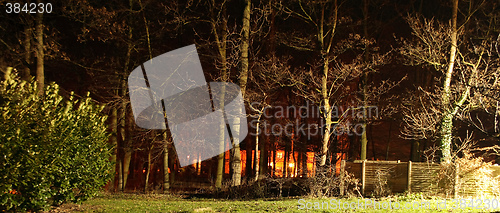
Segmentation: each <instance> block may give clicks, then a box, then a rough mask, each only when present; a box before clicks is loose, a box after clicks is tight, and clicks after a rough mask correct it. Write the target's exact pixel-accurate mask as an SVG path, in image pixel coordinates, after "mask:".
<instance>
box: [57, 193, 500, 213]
mask: <svg viewBox="0 0 500 213" xmlns="http://www.w3.org/2000/svg"><path fill="white" fill-rule="evenodd" d="M444 201H445V200H441V199H427V200H420V199H413V198H408V197H393V198H390V199H381V200H363V199H361V198H349V199H335V198H334V199H330V198H323V199H310V198H284V199H259V200H225V199H207V198H188V197H182V196H178V195H159V194H151V195H143V194H142V195H141V194H112V195H111V194H103V195H100V196H98V197H95V198H93V199H91V200H88V201H85V202H83V203H82V204H65V205H63V206H61V207H58V208H55V209H52V210H51V211H50V212H387V211H388V210H389V209H391V207H389V205H391V206H392V209H391V211H392V212H488V211H489V212H491V211H495V210H497V211H498V210H500V207H499V208H497V209H489V210H486V209H474V208H471V207H466V206H465V203H464V204H462V207H460V206H455V205H454V204H455V203H454V202H455V201H453V200H450V199H448V200H446V209H445V208H444V203H443V202H444ZM374 202H375V203H374ZM437 203H440V209H438V205H437ZM341 205H343V207H342V206H341ZM405 205H406V207H405ZM482 207H484V206H482ZM353 208H355V209H353ZM384 208H385V209H384ZM398 208H399V209H398ZM413 208H415V209H413ZM454 208H457V209H454ZM462 208H463V209H462Z"/></svg>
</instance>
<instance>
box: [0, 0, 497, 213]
mask: <svg viewBox="0 0 500 213" xmlns="http://www.w3.org/2000/svg"><path fill="white" fill-rule="evenodd" d="M0 4H2V5H3V7H2V11H1V15H0V29H1V30H0V51H1V53H2V54H1V57H0V70H1V71H2V73H1V74H2V75H1V76H2V78H1V79H2V85H0V86H1V89H0V107H2V113H3V118H2V119H3V121H2V123H4V124H1V125H2V129H0V140H1V141H2V144H4V145H2V146H1V147H0V150H1V151H2V153H9V154H8V155H5V156H4V157H3V158H2V159H0V163H1V165H3V166H2V167H3V168H0V171H2V173H3V172H6V173H9V172H11V171H14V170H15V171H19V173H16V172H11V174H12V175H13V176H9V177H7V176H6V177H3V178H0V182H2V183H1V184H0V190H2V191H5V193H4V192H0V193H4V194H3V195H2V196H0V198H2V199H4V201H2V203H1V205H2V209H7V210H9V209H11V208H12V207H6V206H5V205H7V204H6V203H9V202H13V200H15V199H17V198H16V196H20V195H19V194H22V195H23V196H24V195H26V194H30V193H32V192H31V191H33V190H35V191H36V189H37V187H40V186H39V184H38V185H37V184H31V181H37V180H38V179H37V178H42V179H43V177H47V176H50V177H52V178H53V179H54V180H57V179H58V176H57V175H55V176H53V175H49V174H52V173H50V171H54V172H56V171H59V169H60V168H61V167H58V166H57V165H59V164H58V163H53V162H55V160H54V159H59V158H60V157H55V156H61V155H63V154H61V155H56V154H54V153H58V152H61V153H66V151H60V150H70V151H67V152H69V153H77V154H75V155H71V156H70V157H68V159H65V161H64V162H65V163H61V165H64V166H62V167H64V168H68V171H69V168H71V167H73V166H74V165H76V164H72V163H71V162H72V161H71V159H74V160H75V162H77V161H78V162H79V163H78V165H80V164H81V165H85V164H86V163H85V162H90V161H95V163H92V164H89V165H91V166H89V168H87V169H85V171H84V170H83V169H82V170H81V171H80V170H78V171H77V170H75V171H72V172H69V173H68V174H70V173H71V174H73V175H74V174H76V173H77V172H84V173H82V174H81V175H80V174H79V175H78V177H82V176H96V177H100V178H101V179H99V180H97V179H96V180H94V179H92V181H91V180H90V179H89V178H87V179H88V180H86V181H87V182H89V188H88V191H89V193H90V194H92V193H94V192H95V191H99V190H101V188H102V187H104V189H105V190H106V191H110V192H115V193H116V192H144V193H150V192H162V193H171V192H176V191H193V192H199V191H200V190H202V191H203V190H208V191H210V192H213V190H215V192H217V193H221V190H222V191H224V190H228V193H229V194H231V193H233V194H240V195H241V194H244V193H243V192H241V191H244V190H251V189H253V188H252V187H253V186H254V185H255V184H256V183H262V184H266V185H272V186H275V185H276V186H279V187H278V188H279V196H280V197H281V196H282V194H283V192H282V191H281V190H282V187H283V185H287V183H289V182H288V181H289V180H293V182H292V183H293V184H291V185H294V184H295V183H300V182H301V181H306V182H307V181H309V180H312V181H313V184H311V183H309V185H308V186H311V185H315V184H319V185H322V184H326V185H327V186H325V187H323V188H321V187H320V189H318V190H317V191H316V192H315V193H316V194H317V193H320V194H322V195H326V196H335V195H336V194H337V193H338V192H337V191H335V190H329V187H330V188H331V184H334V183H333V182H331V181H330V182H329V180H332V181H333V180H336V179H335V178H337V177H340V176H342V175H343V171H341V167H342V166H341V165H342V162H343V161H350V162H352V161H357V160H370V161H398V162H399V161H403V162H406V161H412V162H434V163H453V162H457V161H459V160H460V159H464V158H468V159H481V162H484V163H488V164H491V165H493V164H496V163H498V162H499V161H500V158H497V155H496V154H498V151H499V150H500V149H499V148H500V146H499V140H500V123H499V122H500V109H499V107H500V105H499V101H500V92H499V90H500V51H499V50H500V47H499V46H500V45H499V43H500V2H498V1H496V0H494V1H490V0H447V1H423V0H410V1H400V0H396V1H393V0H288V1H281V0H168V1H159V0H129V1H116V0H110V1H96V0H68V1H51V2H50V3H49V2H42V1H39V0H37V1H36V2H29V1H28V2H14V1H8V0H7V1H6V0H1V1H0ZM190 45H193V46H190ZM187 47H192V48H194V50H195V52H196V53H197V57H199V61H198V63H199V64H200V65H201V68H202V72H203V75H202V76H201V77H200V78H201V79H205V81H206V82H207V83H206V82H203V81H202V84H207V85H210V87H212V88H211V89H212V92H214V91H215V89H214V88H213V87H214V86H213V85H216V84H215V83H214V82H228V84H227V85H234V86H237V87H239V91H238V92H237V94H239V95H241V106H242V107H241V109H240V111H239V112H238V113H241V114H243V115H244V116H241V117H238V118H235V119H236V120H235V121H234V122H235V123H237V125H236V124H234V123H231V124H229V123H228V121H227V118H226V117H224V118H225V119H226V123H224V122H223V123H221V124H220V126H219V127H220V128H219V127H217V128H216V126H217V125H213V126H209V127H210V128H213V129H211V131H216V130H217V131H219V130H220V129H225V128H226V127H231V131H232V134H230V135H225V136H224V134H222V136H221V137H220V140H219V141H220V145H217V146H218V147H213V149H216V148H219V150H222V151H217V154H214V155H210V156H209V157H206V156H207V155H206V153H205V155H204V154H203V152H204V151H205V152H209V148H208V147H201V149H198V150H197V151H198V152H195V151H193V152H192V153H191V155H187V154H185V152H184V151H183V150H184V149H183V148H181V147H183V146H188V145H189V143H190V142H189V141H188V142H186V140H184V141H182V140H180V139H178V137H180V136H176V134H174V131H177V130H174V129H173V126H175V124H174V123H173V120H174V118H173V117H176V116H172V115H169V116H167V114H168V110H167V113H166V114H165V112H163V111H162V113H163V114H162V115H163V116H165V117H162V118H161V119H162V121H163V120H165V121H166V126H165V124H163V125H164V127H163V128H156V129H155V128H151V129H149V128H143V127H144V126H141V125H139V123H138V120H137V119H138V113H137V112H136V108H135V107H136V106H134V100H136V98H135V97H137V95H138V94H139V92H138V93H135V92H134V90H133V89H132V86H131V84H132V83H131V80H130V79H131V78H132V77H129V76H133V74H132V73H133V72H135V71H136V70H137V73H140V75H143V74H144V75H146V72H148V75H149V76H150V77H149V83H147V85H148V88H149V84H153V83H152V82H153V81H154V80H155V79H154V78H156V77H158V76H153V75H152V74H150V72H151V71H150V70H147V71H145V70H144V67H145V66H146V67H147V66H149V65H147V64H148V63H149V62H151V63H153V62H154V61H155V60H156V61H158V60H157V57H158V58H159V57H161V56H165V55H163V54H168V53H169V52H170V53H173V52H174V51H178V50H180V49H181V48H187ZM197 57H195V58H197ZM151 66H152V65H151ZM141 67H142V71H141ZM157 67H158V66H157ZM162 68H163V67H160V68H158V69H160V71H159V72H162V71H161V69H162ZM148 69H149V68H148ZM168 69H169V68H165V70H168ZM200 72H201V71H200ZM143 77H145V76H143ZM160 78H161V76H160ZM151 79H153V80H151ZM162 80H163V79H160V81H162ZM146 81H147V79H146ZM165 81H166V79H165ZM176 81H182V79H180V78H179V79H177V80H176ZM30 82H31V83H30ZM174 83H175V82H174ZM179 85H180V84H179ZM221 85H226V84H221ZM225 88H226V86H223V92H222V101H218V100H215V99H216V98H215V95H214V94H212V96H210V100H211V101H212V102H211V103H212V105H211V108H210V110H212V109H219V108H220V109H224V107H225V110H226V111H227V110H228V106H227V103H226V102H227V99H228V98H231V97H229V96H231V95H228V96H227V97H226V102H225V101H224V91H225V90H224V89H225ZM227 88H228V89H227V90H229V88H230V87H229V86H228V87H227ZM165 91H166V92H167V93H169V92H170V91H167V90H165ZM141 94H142V93H141ZM145 94H146V96H147V93H145ZM150 94H151V93H150ZM143 95H144V94H143ZM218 95H220V94H218ZM236 96H237V95H234V97H232V98H236V99H235V100H237V99H238V97H236ZM133 97H134V98H133ZM148 97H149V96H148ZM161 98H166V97H160V99H161ZM192 99H196V97H194V98H192ZM23 100H26V101H23ZM28 100H29V101H28ZM16 101H17V102H16ZM163 101H164V100H161V103H163ZM66 102H67V103H66ZM165 102H168V100H166V99H165ZM219 102H220V106H214V105H215V103H219ZM70 103H73V104H70ZM184 104H185V105H182V106H180V105H179V107H181V110H180V111H176V110H173V111H170V112H175V113H174V114H176V115H177V114H182V110H183V109H187V108H190V106H191V105H201V104H200V103H199V101H198V100H192V102H188V103H184ZM225 104H226V106H224V105H225ZM160 107H161V106H160ZM163 107H164V108H163V110H165V107H166V108H168V107H169V106H166V105H165V104H164V105H163ZM64 109H66V110H64ZM73 110H74V111H73ZM68 111H69V112H68ZM186 113H187V112H186ZM65 116H66V117H65ZM72 116H73V117H72ZM183 116H185V117H189V115H187V114H182V115H179V116H177V117H176V119H177V118H179V119H180V120H182V119H185V117H183ZM224 116H225V115H224ZM168 117H171V118H170V122H171V123H169V118H168ZM51 120H52V122H51ZM245 120H246V122H245ZM54 121H55V122H54ZM222 121H224V120H222ZM230 122H231V121H230ZM240 122H241V123H242V125H240ZM54 123H55V124H54ZM65 125H67V126H65ZM226 125H227V126H226ZM235 125H236V126H235ZM75 126H79V127H78V128H76V127H75ZM200 126H201V125H200ZM18 127H19V128H18ZM240 127H241V128H240ZM16 128H17V129H16ZM68 128H69V129H68ZM72 128H75V129H76V130H71V129H72ZM193 128H194V127H193ZM16 131H17V132H16ZM196 131H199V132H196ZM221 131H223V130H221ZM20 132H21V133H20ZM201 132H202V130H200V128H198V130H195V133H192V134H194V135H195V136H190V137H193V138H195V137H199V136H200V135H201V137H208V136H203V134H205V133H201ZM229 133H231V132H229ZM244 133H247V134H246V135H245V134H244ZM226 134H227V132H226ZM19 135H24V136H19ZM28 135H29V136H28ZM176 137H177V138H176ZM13 138H14V139H13ZM54 138H55V139H54ZM61 138H64V139H61ZM205 139H206V138H205ZM238 139H240V140H238ZM197 140H198V139H197ZM59 141H60V142H59ZM191 143H195V142H192V141H191ZM20 144H22V145H20ZM33 144H38V148H31V147H32V146H33ZM41 144H46V145H41ZM79 144H85V145H81V146H80V145H79ZM186 144H187V145H186ZM217 144H219V142H217ZM34 146H35V147H36V146H37V145H34ZM51 146H54V147H53V148H50V147H51ZM58 146H61V147H71V148H67V149H63V148H61V149H59V148H57V147H58ZM82 146H88V147H89V149H83V148H82ZM214 146H215V145H214ZM219 146H220V147H219ZM40 147H42V148H40ZM43 147H45V148H43ZM90 147H92V148H91V149H90ZM96 147H97V148H96ZM30 149H32V150H31V152H32V153H33V152H35V155H37V154H36V153H37V152H38V153H40V152H41V153H45V154H44V155H47V156H44V157H43V160H39V161H38V160H36V159H39V158H30V157H19V160H18V161H19V162H18V164H16V163H13V160H12V159H16V157H15V156H21V155H27V156H30V155H29V153H30ZM39 149H40V150H45V151H39ZM193 149H194V148H193ZM37 150H38V151H37ZM71 150H73V151H71ZM99 150H101V152H100V151H99ZM103 150H105V151H103ZM25 152H26V153H27V154H22V153H25ZM52 155H54V156H52ZM50 156H52V157H50ZM94 156H98V157H94ZM184 158H186V159H185V160H184ZM40 159H42V158H40ZM61 159H62V158H61ZM16 162H17V161H16ZM29 162H38V163H40V165H44V166H45V165H51V166H50V168H49V167H48V166H46V167H44V166H40V167H39V169H41V168H42V167H43V168H46V171H47V172H43V173H40V172H39V171H38V170H36V169H35V170H33V172H32V173H30V174H29V175H22V174H23V171H24V170H26V171H28V170H29V169H24V170H23V169H21V168H24V167H22V166H21V167H20V166H19V165H24V164H29ZM48 162H50V163H48ZM75 162H73V163H75ZM186 162H187V163H186ZM56 164H57V165H56ZM16 165H18V166H16ZM68 165H71V166H68ZM26 168H28V167H26ZM29 171H32V170H29ZM37 171H38V172H37ZM14 174H18V176H15V175H14ZM54 174H55V173H54ZM70 176H71V175H69V176H68V177H70ZM14 177H15V178H14ZM26 177H30V178H32V179H29V178H28V179H26V181H25V182H24V181H23V183H22V184H25V185H23V186H20V185H19V184H17V183H16V181H15V180H21V179H22V178H26ZM47 179H49V178H47ZM77 179H78V178H77ZM77 179H75V181H76V182H74V183H73V182H71V181H69V182H68V183H67V184H70V183H71V184H73V185H71V187H76V188H78V187H82V186H83V185H85V184H83V185H82V184H79V183H78V184H76V183H77V182H78V181H77ZM71 180H73V179H71ZM90 182H92V183H94V185H92V184H90ZM16 184H17V185H16ZM46 184H47V185H46V187H47V190H49V188H51V187H52V188H53V184H52V185H51V183H49V182H47V183H46ZM58 184H59V185H64V184H65V183H58ZM328 184H330V185H328ZM56 185H57V184H56ZM59 185H57V186H58V187H59ZM90 185H92V186H90ZM299 185H300V184H299ZM306 185H307V184H306ZM71 187H70V188H71ZM245 187H249V188H245ZM52 188H51V189H52ZM306 188H308V189H311V187H306ZM23 189H24V190H26V191H27V192H26V193H25V192H23V191H22V190H23ZM288 190H289V191H288V194H290V193H291V194H297V195H302V194H304V192H299V191H300V190H298V191H297V190H294V189H293V186H291V187H290V188H289V189H288ZM28 191H30V192H28ZM70 191H71V190H70ZM73 191H74V190H73ZM17 192H20V193H17ZM23 193H24V194H23ZM33 193H34V192H33ZM54 193H55V192H54ZM57 193H61V196H63V195H64V196H63V197H64V198H60V199H59V198H58V199H59V200H60V201H58V202H56V201H51V202H52V203H51V204H46V203H44V204H40V205H41V206H42V207H40V205H38V204H29V205H28V204H26V206H21V207H19V208H24V209H25V210H29V209H38V208H42V209H43V208H45V207H43V206H46V205H58V204H60V203H63V202H64V201H65V200H73V201H78V200H79V196H81V198H82V199H86V198H87V197H88V196H87V195H86V193H84V192H83V190H82V192H81V193H80V192H78V193H74V194H71V193H70V194H71V195H68V194H67V193H69V192H66V191H64V193H63V192H62V191H61V190H59V191H58V192H57ZM30 196H35V197H36V196H38V195H36V193H34V194H32V195H31V194H30ZM262 196H263V197H265V195H262ZM56 197H57V196H56ZM227 197H238V196H237V195H234V196H229V195H228V196H227ZM67 198H68V199H67ZM9 199H10V201H9ZM37 199H40V200H43V198H41V197H39V198H37ZM54 200H57V199H54ZM16 202H17V201H16ZM16 202H13V203H14V204H12V205H14V206H15V205H24V204H19V203H23V202H25V201H19V202H18V203H17V204H16ZM8 205H11V204H8ZM30 205H31V206H30ZM11 210H12V209H11Z"/></svg>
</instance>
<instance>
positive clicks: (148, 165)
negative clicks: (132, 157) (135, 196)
mask: <svg viewBox="0 0 500 213" xmlns="http://www.w3.org/2000/svg"><path fill="white" fill-rule="evenodd" d="M152 151H153V147H149V148H148V160H147V163H146V178H145V180H144V193H148V188H149V174H150V173H151V152H152Z"/></svg>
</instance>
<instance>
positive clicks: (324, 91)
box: [318, 0, 338, 166]
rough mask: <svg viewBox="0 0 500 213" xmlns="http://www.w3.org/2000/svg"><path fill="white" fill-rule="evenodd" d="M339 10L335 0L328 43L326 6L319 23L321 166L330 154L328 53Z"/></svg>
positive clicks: (330, 119)
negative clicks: (321, 127) (321, 66)
mask: <svg viewBox="0 0 500 213" xmlns="http://www.w3.org/2000/svg"><path fill="white" fill-rule="evenodd" d="M337 12H338V6H337V0H335V1H334V13H333V19H332V22H333V25H334V26H333V27H332V29H331V31H330V32H329V33H328V35H329V36H330V40H329V42H328V44H326V43H325V36H327V35H325V32H324V29H323V28H324V25H325V7H324V5H323V7H322V8H321V17H320V23H319V29H318V42H319V45H320V47H321V57H322V60H323V70H322V76H321V98H322V101H323V112H322V114H323V118H324V119H325V130H324V132H323V139H322V146H321V152H320V161H319V166H324V165H325V164H326V158H327V154H328V143H329V141H330V135H331V127H332V117H331V114H332V111H331V106H330V97H329V94H328V71H329V63H330V61H329V56H328V53H329V52H330V47H331V44H332V37H333V35H334V34H335V28H336V23H337Z"/></svg>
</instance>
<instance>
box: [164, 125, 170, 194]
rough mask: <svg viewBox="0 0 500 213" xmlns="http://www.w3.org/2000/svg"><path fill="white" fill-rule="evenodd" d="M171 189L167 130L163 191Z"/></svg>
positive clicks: (165, 135) (165, 136) (165, 134)
mask: <svg viewBox="0 0 500 213" xmlns="http://www.w3.org/2000/svg"><path fill="white" fill-rule="evenodd" d="M169 190H170V178H169V173H168V141H167V131H166V130H165V131H164V132H163V193H167V192H168V191H169Z"/></svg>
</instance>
